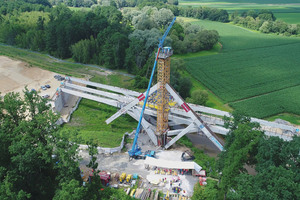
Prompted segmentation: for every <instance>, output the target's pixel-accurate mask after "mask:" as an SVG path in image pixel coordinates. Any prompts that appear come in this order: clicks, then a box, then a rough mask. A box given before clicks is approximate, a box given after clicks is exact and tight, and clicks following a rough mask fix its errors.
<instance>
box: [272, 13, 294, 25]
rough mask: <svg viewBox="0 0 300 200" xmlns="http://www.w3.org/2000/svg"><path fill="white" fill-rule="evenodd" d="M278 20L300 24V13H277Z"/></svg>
mask: <svg viewBox="0 0 300 200" xmlns="http://www.w3.org/2000/svg"><path fill="white" fill-rule="evenodd" d="M275 17H276V19H277V20H282V21H285V22H287V23H289V24H300V12H299V13H276V14H275Z"/></svg>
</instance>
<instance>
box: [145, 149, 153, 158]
mask: <svg viewBox="0 0 300 200" xmlns="http://www.w3.org/2000/svg"><path fill="white" fill-rule="evenodd" d="M145 156H148V157H152V158H154V157H155V151H151V150H148V151H146V152H145ZM145 158H146V157H145Z"/></svg>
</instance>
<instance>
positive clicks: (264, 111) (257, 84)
mask: <svg viewBox="0 0 300 200" xmlns="http://www.w3.org/2000/svg"><path fill="white" fill-rule="evenodd" d="M191 23H194V24H199V25H200V26H204V27H205V28H206V29H215V30H217V31H218V32H219V34H220V36H221V43H222V45H223V50H222V51H221V53H219V54H213V55H209V56H201V57H186V58H185V61H186V64H187V70H188V71H189V73H190V74H192V75H193V76H194V78H196V79H197V80H198V81H200V82H201V83H203V84H204V85H205V86H206V87H207V88H208V89H209V90H211V91H212V92H213V93H214V94H216V95H217V96H218V97H220V98H221V99H222V100H224V102H226V103H229V105H231V106H232V107H233V108H234V109H237V110H241V111H244V112H245V114H248V115H250V116H253V117H259V118H264V117H268V116H272V115H276V114H279V113H283V112H291V113H294V114H298V115H299V114H300V109H296V108H297V107H299V108H300V101H296V100H293V101H292V100H291V99H297V98H298V97H299V92H300V87H298V86H300V79H299V77H300V67H299V66H300V59H298V58H299V57H298V55H299V52H300V38H292V37H283V36H276V35H267V34H261V33H257V32H252V31H249V30H247V29H244V28H241V27H238V26H234V25H232V24H224V23H219V22H211V21H203V20H198V21H193V22H191ZM297 91H298V92H297ZM285 96H286V98H285ZM252 105H255V106H253V107H252Z"/></svg>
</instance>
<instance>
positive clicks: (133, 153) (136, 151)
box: [128, 17, 176, 159]
mask: <svg viewBox="0 0 300 200" xmlns="http://www.w3.org/2000/svg"><path fill="white" fill-rule="evenodd" d="M175 20H176V17H174V19H173V21H172V22H171V24H170V25H169V27H168V29H167V30H166V32H165V33H164V35H163V36H162V38H161V39H160V40H159V44H158V50H157V55H156V59H155V62H154V66H153V69H152V73H151V77H150V81H149V84H148V88H147V92H146V97H145V100H144V105H143V108H142V112H141V115H140V119H139V123H138V126H137V128H136V132H135V137H134V141H133V144H132V149H131V150H129V151H128V154H129V158H136V159H139V158H145V156H143V155H142V151H141V148H140V147H139V146H138V144H137V139H138V136H139V133H140V128H141V122H142V119H143V115H144V111H145V107H146V103H147V99H148V94H149V90H150V87H151V84H152V79H153V75H154V72H155V68H156V64H157V59H158V55H159V52H160V50H161V49H162V48H163V44H164V41H165V39H166V37H167V35H168V33H169V31H170V30H171V28H172V26H173V24H174V22H175Z"/></svg>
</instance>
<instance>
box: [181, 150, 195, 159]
mask: <svg viewBox="0 0 300 200" xmlns="http://www.w3.org/2000/svg"><path fill="white" fill-rule="evenodd" d="M194 159H195V156H194V155H193V154H192V152H190V151H185V152H183V153H182V154H181V161H190V160H194Z"/></svg>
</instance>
